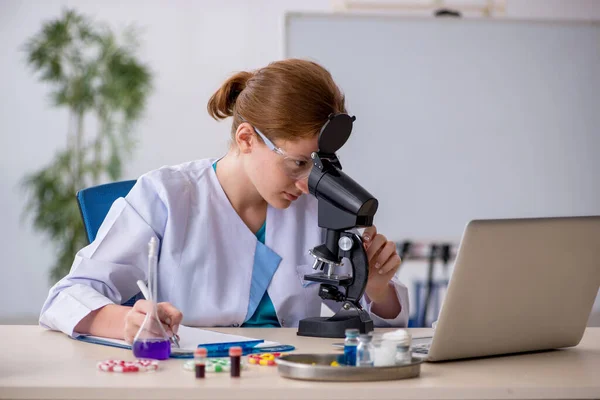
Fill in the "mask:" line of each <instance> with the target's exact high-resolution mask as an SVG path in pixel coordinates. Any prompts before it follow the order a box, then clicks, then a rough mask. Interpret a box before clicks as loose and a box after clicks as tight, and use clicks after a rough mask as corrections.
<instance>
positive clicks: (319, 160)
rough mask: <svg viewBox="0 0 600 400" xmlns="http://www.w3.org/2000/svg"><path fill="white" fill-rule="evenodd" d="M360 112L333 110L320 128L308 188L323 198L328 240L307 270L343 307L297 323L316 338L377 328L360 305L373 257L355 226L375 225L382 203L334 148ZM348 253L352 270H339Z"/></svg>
mask: <svg viewBox="0 0 600 400" xmlns="http://www.w3.org/2000/svg"><path fill="white" fill-rule="evenodd" d="M355 120H356V117H351V116H349V115H348V114H331V115H330V116H329V118H328V120H327V122H326V123H325V125H324V126H323V128H322V129H321V132H320V133H319V150H318V151H317V152H314V153H312V154H311V158H312V161H313V164H314V165H313V168H312V170H311V173H310V175H309V177H308V188H309V191H310V193H311V194H312V195H314V196H315V197H316V198H317V200H318V203H317V204H318V224H319V227H321V228H323V229H324V232H325V243H323V244H320V245H318V246H316V247H314V248H313V249H311V250H309V253H310V254H311V255H312V256H313V257H314V258H315V262H314V265H313V269H314V270H319V271H321V272H317V273H315V274H310V275H305V276H304V279H305V280H307V281H312V282H318V283H320V284H321V285H320V287H319V296H320V297H321V298H322V299H323V300H334V301H336V302H341V303H342V304H341V307H340V310H339V311H338V312H337V313H336V314H335V315H333V316H332V317H329V318H328V317H314V318H306V319H303V320H301V321H300V323H299V325H298V335H300V336H313V337H331V338H343V337H345V331H346V329H350V328H355V329H358V330H359V331H360V333H368V332H370V331H372V330H373V321H372V320H371V317H370V316H369V313H367V311H365V310H364V309H363V308H362V306H361V305H360V299H361V298H362V296H363V294H364V292H365V288H366V286H367V279H368V276H369V261H368V259H367V253H366V251H365V249H364V246H363V242H362V238H361V237H360V236H359V235H357V234H356V233H354V232H353V231H352V230H353V229H354V228H358V227H367V226H371V225H373V217H374V216H375V213H376V212H377V207H378V202H377V199H375V198H374V197H373V196H372V195H371V194H370V193H369V192H367V191H366V190H365V189H364V188H363V187H362V186H360V185H359V184H358V183H357V182H355V181H354V180H353V179H352V178H350V177H349V176H348V175H346V174H345V173H344V172H342V165H341V164H340V161H339V160H338V158H337V156H336V155H335V152H336V151H338V150H339V149H340V148H341V147H342V146H343V145H344V143H346V141H347V140H348V138H349V137H350V133H351V132H352V124H353V122H354V121H355ZM343 258H346V259H348V260H349V261H350V264H351V266H352V275H338V274H336V273H335V268H336V267H339V266H341V265H342V259H343Z"/></svg>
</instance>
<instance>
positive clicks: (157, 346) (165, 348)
mask: <svg viewBox="0 0 600 400" xmlns="http://www.w3.org/2000/svg"><path fill="white" fill-rule="evenodd" d="M133 355H134V356H136V357H137V358H151V359H154V360H166V359H167V358H169V356H170V355H171V342H169V341H168V340H163V339H149V340H137V341H135V342H133Z"/></svg>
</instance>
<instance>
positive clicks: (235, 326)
mask: <svg viewBox="0 0 600 400" xmlns="http://www.w3.org/2000/svg"><path fill="white" fill-rule="evenodd" d="M231 326H233V327H234V328H237V327H239V326H240V324H233V325H231Z"/></svg>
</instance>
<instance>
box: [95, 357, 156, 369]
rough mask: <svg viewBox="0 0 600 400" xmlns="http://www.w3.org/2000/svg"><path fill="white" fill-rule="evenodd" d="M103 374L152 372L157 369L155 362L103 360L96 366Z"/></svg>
mask: <svg viewBox="0 0 600 400" xmlns="http://www.w3.org/2000/svg"><path fill="white" fill-rule="evenodd" d="M96 365H97V367H98V369H99V370H101V371H104V372H154V371H156V370H157V369H158V361H156V360H136V361H123V360H105V361H100V362H98V364H96Z"/></svg>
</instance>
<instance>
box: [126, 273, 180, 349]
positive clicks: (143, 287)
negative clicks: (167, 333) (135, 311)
mask: <svg viewBox="0 0 600 400" xmlns="http://www.w3.org/2000/svg"><path fill="white" fill-rule="evenodd" d="M137 285H138V287H139V288H140V291H141V292H142V295H143V296H144V297H145V298H146V300H148V299H150V292H148V288H147V287H146V284H145V283H144V282H143V281H141V280H139V281H137ZM169 340H170V341H171V343H173V344H174V345H175V347H177V348H179V347H180V346H179V340H177V335H175V332H173V336H171V337H170V338H169Z"/></svg>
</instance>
